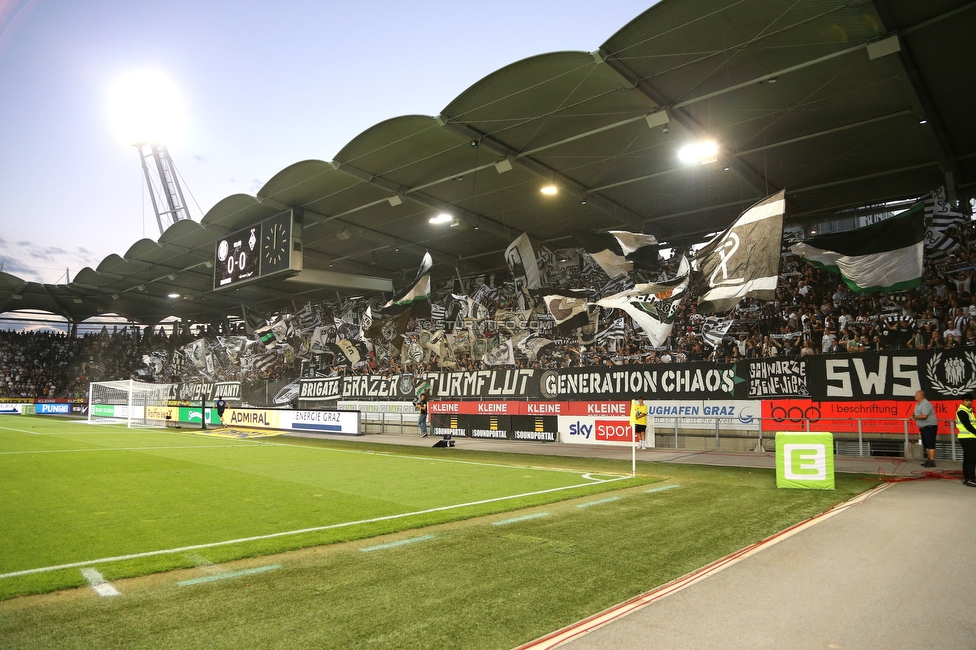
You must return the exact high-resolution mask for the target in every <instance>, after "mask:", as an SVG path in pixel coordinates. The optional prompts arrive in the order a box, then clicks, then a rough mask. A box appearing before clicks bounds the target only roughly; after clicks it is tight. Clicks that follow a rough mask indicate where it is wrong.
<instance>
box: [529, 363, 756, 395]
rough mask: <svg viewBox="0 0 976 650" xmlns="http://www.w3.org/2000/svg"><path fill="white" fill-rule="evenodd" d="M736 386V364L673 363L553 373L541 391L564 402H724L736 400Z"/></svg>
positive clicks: (544, 380) (547, 375) (542, 380)
mask: <svg viewBox="0 0 976 650" xmlns="http://www.w3.org/2000/svg"><path fill="white" fill-rule="evenodd" d="M738 383H739V384H741V383H742V382H741V381H740V382H738ZM736 386H737V382H736V376H735V365H733V364H723V363H718V364H715V363H672V364H655V365H645V366H633V365H631V366H611V367H609V368H606V367H602V366H600V367H593V368H579V369H576V368H572V369H569V368H567V369H565V370H559V371H558V372H557V371H551V370H550V371H546V372H545V373H543V375H542V377H541V378H540V386H539V390H540V392H541V393H542V396H543V397H544V398H546V399H564V400H580V399H583V400H587V399H589V400H601V399H637V398H638V397H644V398H645V399H651V398H681V399H724V398H730V397H733V396H734V394H735V392H736V390H737V388H736ZM739 390H741V389H739Z"/></svg>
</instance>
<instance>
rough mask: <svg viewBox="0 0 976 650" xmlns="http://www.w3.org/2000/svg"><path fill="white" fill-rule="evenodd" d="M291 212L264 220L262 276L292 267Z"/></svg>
mask: <svg viewBox="0 0 976 650" xmlns="http://www.w3.org/2000/svg"><path fill="white" fill-rule="evenodd" d="M291 221H292V220H291V212H284V213H282V214H279V215H278V216H275V217H271V218H270V219H268V220H266V221H263V222H262V223H261V225H262V232H263V233H264V234H263V235H262V237H261V276H262V277H264V276H266V275H270V274H271V273H277V272H278V271H283V270H286V269H290V268H291V226H292V223H291Z"/></svg>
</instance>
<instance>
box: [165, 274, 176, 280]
mask: <svg viewBox="0 0 976 650" xmlns="http://www.w3.org/2000/svg"><path fill="white" fill-rule="evenodd" d="M166 277H167V278H169V281H170V282H172V281H173V280H175V279H176V274H175V273H170V274H169V275H167V276H166Z"/></svg>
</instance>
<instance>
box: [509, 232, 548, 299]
mask: <svg viewBox="0 0 976 650" xmlns="http://www.w3.org/2000/svg"><path fill="white" fill-rule="evenodd" d="M505 261H506V262H508V268H509V270H510V271H511V272H512V277H514V278H516V280H521V281H523V282H525V287H526V288H528V289H538V288H539V287H541V286H542V276H541V275H540V274H539V262H538V261H537V260H536V258H535V252H534V251H533V250H532V242H530V241H529V236H528V235H527V234H526V233H524V232H523V233H522V234H521V235H520V236H519V238H518V239H516V240H515V241H513V242H512V243H511V244H509V245H508V248H506V249H505Z"/></svg>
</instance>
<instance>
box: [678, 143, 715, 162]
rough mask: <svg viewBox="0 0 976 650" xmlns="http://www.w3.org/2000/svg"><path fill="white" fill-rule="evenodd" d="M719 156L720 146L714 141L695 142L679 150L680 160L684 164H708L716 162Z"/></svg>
mask: <svg viewBox="0 0 976 650" xmlns="http://www.w3.org/2000/svg"><path fill="white" fill-rule="evenodd" d="M717 154H718V145H717V144H716V143H715V141H714V140H706V141H704V142H695V143H692V144H688V145H685V146H684V147H682V148H681V149H679V150H678V160H680V161H681V162H683V163H687V164H693V163H707V162H714V161H715V157H716V155H717Z"/></svg>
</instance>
